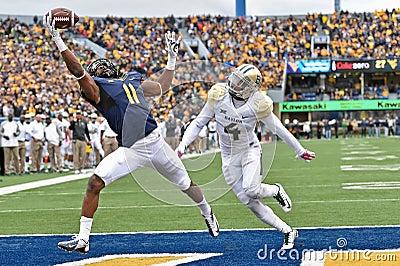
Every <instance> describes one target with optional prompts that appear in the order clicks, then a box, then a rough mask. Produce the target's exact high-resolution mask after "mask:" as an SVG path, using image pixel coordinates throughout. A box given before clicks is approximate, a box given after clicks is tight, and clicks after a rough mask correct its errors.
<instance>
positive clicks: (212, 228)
mask: <svg viewBox="0 0 400 266" xmlns="http://www.w3.org/2000/svg"><path fill="white" fill-rule="evenodd" d="M203 217H204V220H205V221H206V224H207V227H208V232H209V233H210V235H211V236H212V237H217V236H218V235H219V224H218V221H217V218H216V217H215V215H214V213H213V211H211V214H210V215H207V216H204V215H203Z"/></svg>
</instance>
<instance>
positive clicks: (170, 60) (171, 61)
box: [165, 54, 176, 71]
mask: <svg viewBox="0 0 400 266" xmlns="http://www.w3.org/2000/svg"><path fill="white" fill-rule="evenodd" d="M175 64H176V56H171V54H168V61H167V65H166V67H165V69H167V70H172V71H174V70H175Z"/></svg>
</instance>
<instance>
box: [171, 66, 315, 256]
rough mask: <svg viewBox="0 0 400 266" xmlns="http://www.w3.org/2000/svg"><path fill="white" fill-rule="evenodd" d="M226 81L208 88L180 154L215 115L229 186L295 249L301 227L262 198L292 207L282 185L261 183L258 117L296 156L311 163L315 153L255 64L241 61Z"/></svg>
mask: <svg viewBox="0 0 400 266" xmlns="http://www.w3.org/2000/svg"><path fill="white" fill-rule="evenodd" d="M227 80H228V83H218V84H215V85H214V86H213V87H212V88H211V89H210V91H209V92H208V100H207V103H206V104H205V106H204V107H203V109H202V111H201V112H200V114H199V115H198V116H197V117H196V119H195V120H194V121H193V122H192V123H191V124H190V125H189V127H188V128H187V129H186V131H185V134H184V135H183V138H182V142H181V143H180V144H179V146H178V148H177V152H178V156H179V157H181V156H182V154H183V153H184V151H185V149H186V148H187V147H188V146H189V144H190V143H192V142H193V141H194V140H195V139H196V137H197V135H198V134H199V132H200V131H201V129H202V128H203V126H204V125H206V124H207V122H208V121H210V120H211V119H212V118H213V117H214V116H215V120H216V121H217V133H218V135H219V141H220V146H221V157H222V171H223V174H224V177H225V180H226V182H227V184H228V185H229V186H231V187H232V190H233V192H235V194H236V195H237V197H238V198H239V200H240V201H241V202H242V203H243V204H245V205H246V206H247V207H248V208H249V209H250V210H251V211H252V212H253V213H254V214H255V215H256V216H257V217H258V218H259V219H260V220H261V221H263V222H264V223H267V224H269V225H270V226H272V227H274V228H276V229H277V230H279V231H280V232H282V233H284V235H285V238H284V243H283V246H282V249H290V248H293V245H294V240H295V238H296V237H297V236H298V233H297V230H295V229H292V228H291V227H290V226H289V225H287V224H286V223H285V222H284V221H282V220H281V219H280V218H279V217H278V216H277V215H275V214H274V212H273V211H272V210H271V208H269V207H268V206H266V205H264V204H263V203H262V201H261V200H262V199H265V198H270V197H274V198H275V199H276V200H277V201H278V203H279V204H280V206H281V208H282V209H283V210H284V211H285V212H289V211H290V210H291V208H292V203H291V200H290V198H289V196H288V195H287V194H286V192H285V190H284V189H283V187H282V186H281V185H280V184H274V185H269V184H264V183H262V165H261V145H260V143H259V141H258V139H257V136H256V134H255V133H254V128H255V126H256V123H257V121H262V122H263V123H264V124H265V126H266V127H267V128H268V129H269V130H270V131H272V132H273V133H275V134H277V135H278V136H279V137H280V138H282V139H283V141H284V142H285V143H286V144H287V145H289V146H290V147H291V148H292V149H293V150H294V151H295V152H296V153H297V158H301V159H303V160H305V161H307V162H309V161H310V160H311V159H313V158H315V154H314V153H313V152H310V151H307V150H306V149H304V148H303V147H302V146H301V145H300V143H299V142H298V141H297V140H296V139H295V138H294V137H293V135H292V134H291V133H290V132H289V131H287V130H286V129H285V127H284V126H283V125H282V123H281V122H280V121H279V119H278V118H277V117H276V116H275V115H274V114H273V113H272V100H271V99H270V98H269V97H268V96H266V95H264V94H262V93H261V92H259V91H258V89H259V87H260V86H261V82H262V76H261V73H260V71H259V70H258V69H257V68H256V67H255V66H253V65H249V64H244V65H241V66H239V67H238V68H237V69H236V70H235V71H233V72H232V74H231V75H230V76H229V77H228V79H227Z"/></svg>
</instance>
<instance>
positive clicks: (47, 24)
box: [43, 11, 60, 38]
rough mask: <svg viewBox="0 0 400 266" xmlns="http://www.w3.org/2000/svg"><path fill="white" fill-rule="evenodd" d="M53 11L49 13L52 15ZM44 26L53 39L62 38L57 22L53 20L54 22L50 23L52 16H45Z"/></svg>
mask: <svg viewBox="0 0 400 266" xmlns="http://www.w3.org/2000/svg"><path fill="white" fill-rule="evenodd" d="M50 12H51V11H49V14H50ZM43 25H44V26H45V28H46V29H47V30H48V32H49V33H50V35H51V37H52V38H57V37H60V33H59V32H58V30H57V29H56V26H55V25H56V21H55V20H54V19H53V21H50V16H46V15H44V16H43Z"/></svg>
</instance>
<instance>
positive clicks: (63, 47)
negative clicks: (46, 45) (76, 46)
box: [53, 36, 68, 53]
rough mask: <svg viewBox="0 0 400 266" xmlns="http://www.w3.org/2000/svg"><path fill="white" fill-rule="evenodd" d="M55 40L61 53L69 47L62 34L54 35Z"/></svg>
mask: <svg viewBox="0 0 400 266" xmlns="http://www.w3.org/2000/svg"><path fill="white" fill-rule="evenodd" d="M53 40H54V42H55V43H56V45H57V48H58V50H60V53H61V52H64V51H65V50H67V49H68V47H67V46H66V45H65V43H64V41H63V40H62V39H61V37H60V36H57V37H54V38H53Z"/></svg>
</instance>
